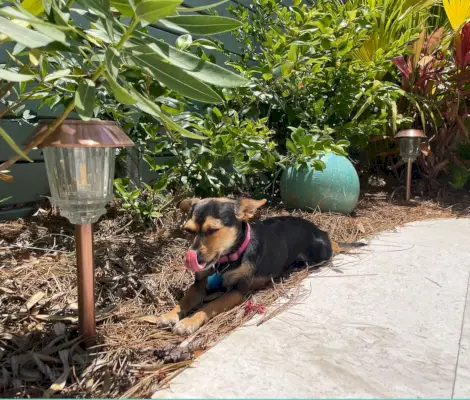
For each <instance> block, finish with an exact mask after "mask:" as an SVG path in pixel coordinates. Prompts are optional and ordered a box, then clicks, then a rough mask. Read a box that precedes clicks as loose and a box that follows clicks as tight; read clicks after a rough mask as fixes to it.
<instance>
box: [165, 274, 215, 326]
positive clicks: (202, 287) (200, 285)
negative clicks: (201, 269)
mask: <svg viewBox="0 0 470 400" xmlns="http://www.w3.org/2000/svg"><path fill="white" fill-rule="evenodd" d="M206 284H207V280H200V281H196V282H195V283H194V284H192V285H191V286H190V287H189V289H188V290H187V291H186V293H185V294H184V296H183V298H182V299H181V301H180V302H179V304H178V305H177V306H176V307H175V308H173V310H171V311H169V312H167V313H166V314H163V315H162V316H160V318H158V321H157V325H158V326H162V327H163V326H172V325H175V324H176V323H177V322H178V321H180V320H181V319H183V318H184V317H185V316H186V315H187V314H188V313H189V312H190V311H191V310H192V309H194V308H196V307H198V306H199V305H200V304H202V302H203V300H204V297H205V296H206Z"/></svg>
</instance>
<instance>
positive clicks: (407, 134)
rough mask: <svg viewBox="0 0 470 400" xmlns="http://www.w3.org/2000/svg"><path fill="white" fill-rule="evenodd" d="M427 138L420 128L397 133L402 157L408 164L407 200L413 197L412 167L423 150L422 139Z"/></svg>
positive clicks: (396, 136)
mask: <svg viewBox="0 0 470 400" xmlns="http://www.w3.org/2000/svg"><path fill="white" fill-rule="evenodd" d="M425 138H426V135H425V134H424V133H423V131H420V130H419V129H406V130H403V131H400V132H398V133H397V134H396V135H395V139H398V140H399V143H400V157H401V158H402V159H403V161H405V162H406V163H407V164H408V166H407V171H406V201H410V197H411V167H412V164H413V162H414V161H415V160H416V159H417V158H418V156H419V154H420V152H421V147H420V145H421V141H422V140H423V139H425Z"/></svg>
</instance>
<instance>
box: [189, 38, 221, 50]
mask: <svg viewBox="0 0 470 400" xmlns="http://www.w3.org/2000/svg"><path fill="white" fill-rule="evenodd" d="M191 45H192V46H201V47H204V48H205V49H208V50H218V51H224V49H223V47H222V46H220V45H219V44H218V43H216V42H214V41H212V40H209V39H197V40H194V41H193V42H192V43H191Z"/></svg>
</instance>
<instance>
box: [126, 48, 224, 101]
mask: <svg viewBox="0 0 470 400" xmlns="http://www.w3.org/2000/svg"><path fill="white" fill-rule="evenodd" d="M131 58H132V59H133V60H134V62H135V63H136V65H138V66H140V67H142V68H144V69H145V70H146V71H147V72H148V73H149V74H150V75H152V76H153V77H154V78H155V79H157V80H158V81H159V82H161V83H163V84H164V85H165V86H167V87H168V88H169V89H171V90H174V91H176V92H178V93H179V94H181V95H183V96H186V97H189V98H190V99H194V100H198V101H202V102H205V103H221V102H222V101H223V100H222V98H221V97H220V96H219V95H218V94H217V93H216V92H215V91H214V90H213V89H211V88H210V87H209V86H207V85H206V84H205V83H203V82H201V81H200V80H198V79H196V78H194V77H192V76H191V75H189V74H188V73H187V72H185V71H184V70H182V69H180V68H177V67H175V66H173V65H171V64H169V63H166V62H164V61H162V60H161V59H160V58H159V57H158V56H157V55H155V54H154V55H145V54H136V53H134V54H133V55H132V56H131Z"/></svg>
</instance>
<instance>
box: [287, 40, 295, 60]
mask: <svg viewBox="0 0 470 400" xmlns="http://www.w3.org/2000/svg"><path fill="white" fill-rule="evenodd" d="M287 58H288V59H289V60H290V61H292V62H296V61H297V45H296V44H291V45H290V49H289V52H288V53H287Z"/></svg>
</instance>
